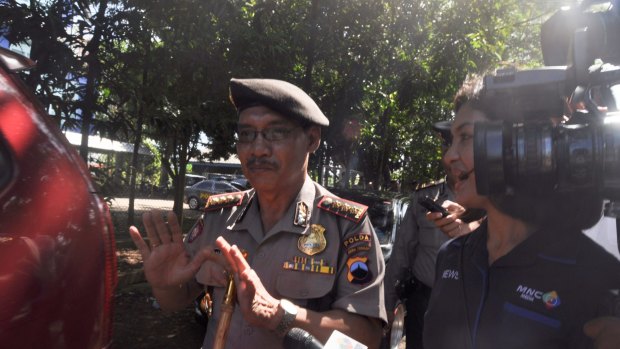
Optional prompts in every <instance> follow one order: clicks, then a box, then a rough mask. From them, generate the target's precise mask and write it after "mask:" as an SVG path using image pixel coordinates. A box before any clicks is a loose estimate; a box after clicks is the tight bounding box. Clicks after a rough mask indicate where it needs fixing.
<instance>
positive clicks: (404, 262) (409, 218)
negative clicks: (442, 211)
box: [385, 181, 454, 348]
mask: <svg viewBox="0 0 620 349" xmlns="http://www.w3.org/2000/svg"><path fill="white" fill-rule="evenodd" d="M424 196H429V197H430V198H432V199H433V200H436V201H437V203H439V204H442V203H443V202H444V201H445V200H453V198H454V196H453V194H452V191H450V188H449V187H448V185H447V183H446V182H445V181H438V182H433V183H431V184H428V185H424V186H422V187H420V188H419V189H417V190H416V191H415V192H414V193H413V195H412V202H411V205H410V206H409V208H408V209H407V213H406V214H405V217H404V219H403V222H402V223H401V224H400V226H399V230H398V233H397V235H396V242H395V243H394V251H393V252H392V256H391V257H390V262H389V263H388V265H387V270H386V274H385V285H386V288H385V298H386V308H387V309H388V310H389V311H392V310H393V309H394V307H395V304H396V302H397V300H398V298H399V296H400V295H399V294H397V293H398V292H397V288H396V287H395V285H396V284H397V283H398V284H400V285H401V286H399V288H398V289H400V290H403V288H404V291H405V292H406V293H407V294H403V295H402V296H403V297H404V298H406V299H407V303H406V306H407V318H406V320H405V327H406V334H407V348H414V347H415V348H422V329H423V321H424V312H425V311H426V306H427V304H428V300H429V298H430V293H431V287H432V286H433V283H434V280H435V261H436V259H437V253H438V251H439V248H440V247H441V246H442V245H443V244H444V243H445V242H446V241H447V240H449V237H447V236H446V235H445V234H444V233H442V232H441V230H439V229H437V227H436V226H435V224H434V223H433V222H431V221H429V220H428V219H426V212H427V211H426V209H425V208H423V207H422V206H421V205H418V203H417V202H418V199H419V198H422V197H424ZM402 285H405V287H403V286H402Z"/></svg>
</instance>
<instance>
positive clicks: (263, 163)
mask: <svg viewBox="0 0 620 349" xmlns="http://www.w3.org/2000/svg"><path fill="white" fill-rule="evenodd" d="M246 166H247V167H250V168H252V167H262V168H270V169H277V168H278V164H277V163H275V162H273V161H269V160H267V159H263V158H250V159H249V160H248V163H247V164H246Z"/></svg>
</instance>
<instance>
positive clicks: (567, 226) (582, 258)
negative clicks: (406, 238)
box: [424, 77, 620, 349]
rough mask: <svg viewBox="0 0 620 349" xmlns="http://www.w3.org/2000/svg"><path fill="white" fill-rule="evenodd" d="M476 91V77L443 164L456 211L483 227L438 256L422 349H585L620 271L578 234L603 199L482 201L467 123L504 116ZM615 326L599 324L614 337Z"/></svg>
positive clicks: (462, 95)
mask: <svg viewBox="0 0 620 349" xmlns="http://www.w3.org/2000/svg"><path fill="white" fill-rule="evenodd" d="M482 86H483V84H482V79H481V78H479V77H474V78H471V79H468V80H467V81H465V83H464V84H463V86H462V87H461V89H460V90H459V92H458V93H457V96H456V97H455V111H456V116H455V119H454V121H453V123H452V126H451V133H452V138H453V142H452V144H451V146H450V148H449V149H448V150H447V152H446V153H445V155H444V161H446V163H447V164H448V166H449V167H450V171H451V174H452V175H453V176H454V177H455V178H456V182H455V185H454V194H455V199H456V202H458V203H459V204H461V205H463V206H464V207H467V208H480V209H484V210H486V212H487V219H486V221H485V222H484V223H483V224H482V225H481V227H480V228H479V229H477V230H475V231H474V232H472V233H471V234H468V235H464V236H461V237H459V238H457V239H454V240H451V241H450V242H449V243H447V244H446V245H444V246H443V247H442V248H441V250H440V252H439V255H438V260H437V266H436V277H435V284H434V286H433V291H432V294H431V299H430V301H429V307H428V310H427V313H426V315H425V326H424V347H425V348H427V349H429V348H462V347H475V348H480V349H485V348H588V347H590V345H591V344H592V341H591V340H590V338H588V337H587V336H586V334H585V333H584V324H585V323H586V322H587V321H588V320H590V319H593V318H595V317H598V316H601V315H604V313H602V311H603V309H604V308H603V306H604V304H603V303H604V301H605V300H608V299H609V297H610V296H609V290H610V289H617V288H619V286H620V262H619V261H618V260H617V259H615V257H613V256H611V255H610V254H609V253H607V252H606V251H605V250H604V249H603V248H602V247H600V246H599V245H597V244H596V243H595V242H593V241H592V240H590V239H589V238H588V237H586V236H585V235H584V234H582V232H581V230H582V229H585V228H587V227H590V226H592V225H593V224H594V223H596V222H597V221H598V219H599V218H600V215H601V200H600V198H599V197H598V194H597V193H589V192H579V193H563V194H554V195H540V194H538V195H536V193H525V192H515V193H513V194H512V195H507V194H501V195H500V194H493V195H491V196H482V195H479V194H478V192H477V189H476V169H475V167H474V142H473V141H474V123H476V122H486V121H491V120H498V119H500V120H501V119H502V117H503V115H493V113H491V112H490V110H491V109H490V108H489V107H488V105H487V104H486V103H485V102H486V101H483V100H482V98H481V97H482V96H481V93H480V92H481V90H482ZM476 165H478V166H483V165H482V164H476ZM484 165H486V164H484ZM614 320H615V319H614V318H606V319H598V320H597V321H603V322H605V321H606V322H605V324H606V325H607V326H611V327H606V328H607V329H610V328H612V329H613V325H614V324H613V321H614ZM596 325H597V324H596V323H595V324H591V326H596ZM605 333H607V334H609V333H611V332H605ZM588 334H590V335H597V334H594V333H593V332H589V333H588ZM597 338H601V337H597ZM597 344H599V345H600V343H597Z"/></svg>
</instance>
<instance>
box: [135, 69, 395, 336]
mask: <svg viewBox="0 0 620 349" xmlns="http://www.w3.org/2000/svg"><path fill="white" fill-rule="evenodd" d="M230 98H231V101H232V103H233V104H234V106H235V107H236V109H237V112H238V115H239V120H238V124H237V153H238V156H239V160H240V162H241V166H242V169H243V173H244V175H245V176H246V178H248V180H249V182H250V184H251V185H252V187H253V188H254V189H252V190H249V191H246V192H240V193H231V194H222V195H217V196H211V197H210V198H209V200H208V202H207V205H206V207H205V212H204V214H203V216H202V217H201V218H200V219H199V221H198V222H197V223H196V225H195V226H194V227H193V228H192V230H191V231H190V233H189V234H187V236H186V238H185V241H184V242H183V241H182V238H181V232H180V228H179V227H178V224H177V223H176V219H175V217H174V215H173V214H169V215H168V218H167V221H168V222H167V223H166V222H165V221H164V219H163V218H162V215H161V214H159V213H157V212H151V213H146V214H145V215H144V216H143V221H144V225H145V228H146V231H147V236H148V238H149V240H150V247H149V246H148V245H147V244H146V243H145V241H144V240H143V238H142V237H141V236H140V233H139V232H138V230H137V229H136V228H135V227H132V228H130V233H131V236H132V238H133V240H134V241H135V243H136V244H137V246H138V247H139V249H140V252H141V254H142V256H143V259H144V267H145V274H146V277H147V280H148V281H149V283H150V284H151V286H152V288H153V294H154V295H155V297H157V300H158V301H159V303H160V305H161V306H162V308H164V309H179V308H182V307H184V306H186V305H187V304H188V303H189V302H191V300H192V299H194V298H195V297H196V296H197V295H198V294H199V293H200V292H201V291H202V290H203V288H204V287H206V286H211V287H214V295H213V300H214V309H213V317H212V318H211V319H210V321H209V325H208V328H207V335H206V338H205V341H204V347H205V348H210V347H212V344H213V341H214V337H215V330H216V326H217V324H218V322H219V318H218V317H219V314H220V310H221V309H220V305H219V304H220V302H219V300H221V299H222V298H223V296H224V295H223V293H224V288H223V286H224V285H225V284H226V283H227V277H226V275H227V274H232V275H234V279H235V281H236V282H235V283H236V289H237V302H238V304H237V306H236V307H235V310H234V312H233V315H232V320H231V323H230V329H229V335H228V336H227V343H226V348H279V347H282V337H283V336H284V335H285V334H286V333H287V331H288V330H289V329H290V328H292V327H298V328H301V329H303V330H306V331H307V332H309V333H310V334H311V335H313V336H314V337H315V338H317V339H318V340H319V341H321V342H325V341H326V340H327V339H328V338H329V336H330V335H331V333H332V331H333V330H338V331H340V332H343V333H345V334H346V335H348V336H350V337H352V338H354V339H356V340H358V341H360V342H362V343H364V344H365V345H367V346H368V347H369V348H375V347H377V346H378V344H379V342H380V338H381V328H382V325H383V322H385V321H386V312H385V308H384V300H383V275H384V262H383V259H382V255H381V250H380V247H379V244H378V242H377V238H376V237H375V234H374V231H373V228H372V226H371V224H370V222H369V219H368V218H367V215H366V209H367V208H366V207H365V206H363V205H360V204H357V203H354V202H350V201H346V200H342V199H340V198H338V197H336V196H334V195H332V194H331V193H330V192H328V191H327V190H326V189H325V188H323V187H322V186H320V185H319V184H317V183H315V182H314V181H312V180H311V179H310V177H309V176H308V174H307V166H308V158H309V155H310V154H311V153H313V152H314V151H315V150H316V149H317V148H318V147H319V144H320V139H321V126H328V125H329V121H328V119H327V118H326V117H325V115H323V113H322V112H321V110H320V109H319V107H318V106H317V105H316V103H315V102H314V101H313V100H312V99H311V98H310V97H309V96H308V95H307V94H306V93H305V92H303V91H302V90H300V89H299V88H298V87H296V86H294V85H292V84H289V83H287V82H284V81H279V80H269V79H232V80H231V82H230ZM244 255H245V258H244Z"/></svg>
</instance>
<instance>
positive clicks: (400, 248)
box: [384, 195, 419, 311]
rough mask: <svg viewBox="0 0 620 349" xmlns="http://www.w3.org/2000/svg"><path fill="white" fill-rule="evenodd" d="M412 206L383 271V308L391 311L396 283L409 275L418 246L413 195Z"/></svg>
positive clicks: (402, 223) (408, 210) (397, 233)
mask: <svg viewBox="0 0 620 349" xmlns="http://www.w3.org/2000/svg"><path fill="white" fill-rule="evenodd" d="M413 199H414V200H413V201H412V204H411V205H409V207H408V208H407V212H406V214H405V217H404V218H403V221H402V222H401V223H400V225H399V227H398V231H397V232H396V240H395V241H394V249H393V250H392V255H391V257H390V260H389V262H388V263H387V266H386V271H385V283H384V284H385V308H386V310H387V311H392V310H393V309H394V307H395V306H396V302H397V301H398V298H399V296H398V294H397V289H396V287H395V286H396V284H397V282H398V281H400V282H405V281H407V279H408V278H409V275H410V273H411V267H412V265H413V261H414V259H415V251H416V248H415V247H416V245H417V244H418V241H419V239H418V231H419V229H418V226H417V224H416V217H415V209H414V204H413V203H414V202H415V195H414V197H413Z"/></svg>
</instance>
